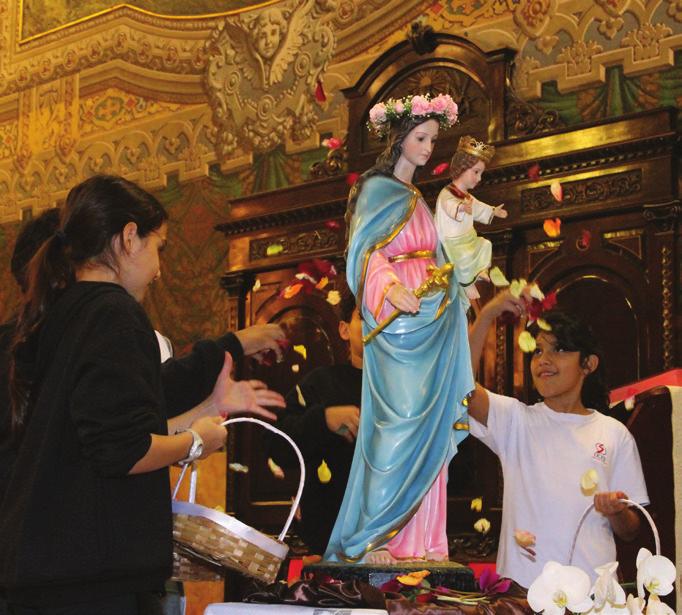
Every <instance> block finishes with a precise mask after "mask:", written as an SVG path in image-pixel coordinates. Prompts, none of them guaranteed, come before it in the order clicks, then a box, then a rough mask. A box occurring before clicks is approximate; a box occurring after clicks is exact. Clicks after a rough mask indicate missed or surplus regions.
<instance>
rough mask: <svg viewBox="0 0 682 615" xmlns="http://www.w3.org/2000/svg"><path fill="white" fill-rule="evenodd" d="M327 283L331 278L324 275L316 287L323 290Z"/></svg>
mask: <svg viewBox="0 0 682 615" xmlns="http://www.w3.org/2000/svg"><path fill="white" fill-rule="evenodd" d="M327 284H329V278H328V277H327V276H324V277H323V278H321V279H320V281H319V282H318V283H317V284H315V288H317V290H322V289H323V288H324V287H325V286H327Z"/></svg>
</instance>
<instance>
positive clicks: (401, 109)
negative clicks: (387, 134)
mask: <svg viewBox="0 0 682 615" xmlns="http://www.w3.org/2000/svg"><path fill="white" fill-rule="evenodd" d="M393 108H394V109H395V112H396V113H397V114H398V115H400V114H401V113H403V112H404V111H405V105H404V104H403V101H402V100H396V102H395V105H394V106H393Z"/></svg>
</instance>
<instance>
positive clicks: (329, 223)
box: [324, 220, 341, 231]
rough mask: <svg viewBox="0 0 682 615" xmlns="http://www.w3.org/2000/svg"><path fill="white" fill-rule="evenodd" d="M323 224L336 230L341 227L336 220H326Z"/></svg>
mask: <svg viewBox="0 0 682 615" xmlns="http://www.w3.org/2000/svg"><path fill="white" fill-rule="evenodd" d="M324 225H325V226H326V227H327V228H328V229H329V230H332V231H338V230H339V229H340V228H341V225H340V224H339V223H338V222H337V221H336V220H327V221H326V222H325V223H324Z"/></svg>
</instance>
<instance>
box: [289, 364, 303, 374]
mask: <svg viewBox="0 0 682 615" xmlns="http://www.w3.org/2000/svg"><path fill="white" fill-rule="evenodd" d="M300 369H301V367H300V366H299V364H298V363H294V364H293V365H292V366H291V371H292V372H294V374H298V372H299V371H300Z"/></svg>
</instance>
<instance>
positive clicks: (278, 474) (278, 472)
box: [268, 457, 284, 480]
mask: <svg viewBox="0 0 682 615" xmlns="http://www.w3.org/2000/svg"><path fill="white" fill-rule="evenodd" d="M268 468H270V472H272V475H273V476H274V477H275V478H278V479H280V480H281V479H283V478H284V470H282V468H280V467H279V466H278V465H277V464H276V463H275V462H274V461H273V459H272V457H268Z"/></svg>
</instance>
